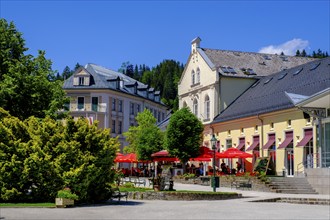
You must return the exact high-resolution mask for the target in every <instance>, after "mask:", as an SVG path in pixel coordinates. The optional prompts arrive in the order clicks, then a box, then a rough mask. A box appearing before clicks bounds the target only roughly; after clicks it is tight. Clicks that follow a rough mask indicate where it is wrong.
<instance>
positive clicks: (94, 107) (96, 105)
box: [92, 97, 99, 112]
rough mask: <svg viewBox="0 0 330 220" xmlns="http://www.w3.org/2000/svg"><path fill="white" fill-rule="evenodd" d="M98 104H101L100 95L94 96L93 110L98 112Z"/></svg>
mask: <svg viewBox="0 0 330 220" xmlns="http://www.w3.org/2000/svg"><path fill="white" fill-rule="evenodd" d="M98 104H99V98H98V97H92V111H94V112H97V110H98V109H97V107H98Z"/></svg>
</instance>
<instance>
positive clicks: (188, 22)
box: [0, 0, 330, 73]
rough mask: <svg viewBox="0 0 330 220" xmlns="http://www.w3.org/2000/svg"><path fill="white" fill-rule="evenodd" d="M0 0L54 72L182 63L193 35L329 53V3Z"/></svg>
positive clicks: (0, 12) (255, 47)
mask: <svg viewBox="0 0 330 220" xmlns="http://www.w3.org/2000/svg"><path fill="white" fill-rule="evenodd" d="M0 1H1V2H0V16H1V18H5V19H6V20H7V21H14V23H15V25H16V27H17V29H18V30H19V31H20V32H22V33H23V38H24V39H25V40H26V47H28V48H29V51H28V52H29V53H31V54H33V55H36V54H37V51H38V50H45V51H46V57H47V58H48V59H51V60H52V61H53V69H54V70H58V71H59V72H60V73H61V72H62V71H63V69H64V67H65V66H66V65H68V66H69V67H70V68H73V67H74V65H75V64H76V63H77V62H79V63H80V64H82V65H85V64H86V63H95V64H98V65H101V66H104V67H108V68H110V69H113V70H118V69H119V68H120V66H121V64H122V63H123V62H125V61H129V62H130V63H132V64H146V65H148V66H150V67H152V66H155V65H157V64H159V63H160V62H161V61H163V60H164V59H174V60H176V61H179V62H182V63H186V61H187V59H188V56H189V53H190V42H191V40H192V39H194V38H195V37H197V36H199V37H200V38H201V39H202V42H201V47H204V48H213V49H224V50H236V51H246V52H259V51H262V52H266V53H276V52H278V51H285V53H286V54H290V53H293V51H296V50H297V49H305V50H306V51H307V52H308V53H311V52H312V51H313V50H315V51H316V50H317V49H319V48H320V49H321V50H323V51H328V52H329V51H330V46H329V41H330V38H329V27H330V24H329V20H330V18H329V17H330V15H329V14H330V11H329V10H330V5H329V0H323V1H317V0H313V1H298V0H297V1H266V0H265V1H261V0H259V1H235V0H234V1H110V0H108V1H107V0H103V1H86V0H85V1H63V0H57V1H40V0H39V1H28V0H27V1H15V0H10V1H9V0H0Z"/></svg>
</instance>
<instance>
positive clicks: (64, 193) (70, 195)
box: [57, 188, 79, 200]
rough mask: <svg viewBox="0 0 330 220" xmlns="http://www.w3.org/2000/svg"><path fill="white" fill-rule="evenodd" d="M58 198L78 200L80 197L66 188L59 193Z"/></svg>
mask: <svg viewBox="0 0 330 220" xmlns="http://www.w3.org/2000/svg"><path fill="white" fill-rule="evenodd" d="M57 198H63V199H73V200H78V198H79V197H78V196H77V195H76V194H74V193H72V192H71V190H70V189H68V188H66V189H64V190H60V191H58V192H57Z"/></svg>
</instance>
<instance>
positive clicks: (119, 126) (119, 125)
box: [118, 121, 123, 134]
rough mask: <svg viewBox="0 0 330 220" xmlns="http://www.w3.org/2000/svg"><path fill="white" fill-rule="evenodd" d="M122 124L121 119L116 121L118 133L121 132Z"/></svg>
mask: <svg viewBox="0 0 330 220" xmlns="http://www.w3.org/2000/svg"><path fill="white" fill-rule="evenodd" d="M122 126H123V122H122V121H118V134H121V133H122V132H123V130H122Z"/></svg>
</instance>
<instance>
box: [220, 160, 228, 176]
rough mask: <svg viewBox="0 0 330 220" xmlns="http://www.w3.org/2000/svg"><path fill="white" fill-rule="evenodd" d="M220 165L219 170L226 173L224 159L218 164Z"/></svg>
mask: <svg viewBox="0 0 330 220" xmlns="http://www.w3.org/2000/svg"><path fill="white" fill-rule="evenodd" d="M220 167H221V171H222V172H223V173H227V168H226V163H225V161H224V160H222V163H221V164H220Z"/></svg>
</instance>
